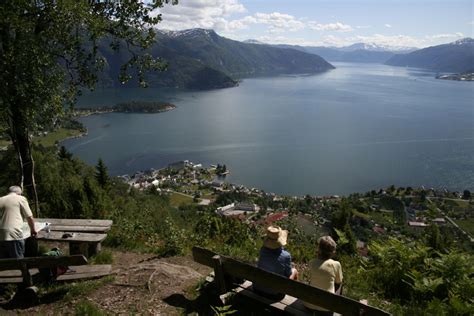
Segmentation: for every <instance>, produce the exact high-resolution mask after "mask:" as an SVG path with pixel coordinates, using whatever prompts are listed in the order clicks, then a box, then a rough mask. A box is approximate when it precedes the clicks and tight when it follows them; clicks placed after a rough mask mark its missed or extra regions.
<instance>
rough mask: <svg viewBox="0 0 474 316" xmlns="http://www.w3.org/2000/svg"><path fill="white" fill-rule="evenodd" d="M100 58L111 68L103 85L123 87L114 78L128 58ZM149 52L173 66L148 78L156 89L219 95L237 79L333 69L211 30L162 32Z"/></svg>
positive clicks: (306, 55) (320, 60) (114, 55)
mask: <svg viewBox="0 0 474 316" xmlns="http://www.w3.org/2000/svg"><path fill="white" fill-rule="evenodd" d="M101 52H102V54H103V55H104V56H105V57H106V59H107V62H108V67H107V73H106V74H105V75H104V78H102V79H103V80H102V82H103V83H106V84H107V85H117V86H118V85H120V83H119V82H118V80H115V79H112V78H116V77H117V75H118V72H119V68H120V65H121V64H123V62H124V61H125V60H127V58H126V57H127V54H126V53H125V52H124V51H120V52H119V53H117V52H114V51H112V50H111V49H109V48H108V47H107V45H103V47H101ZM149 52H150V53H151V54H152V55H153V56H159V57H162V58H163V59H164V60H165V61H166V62H168V69H167V71H165V72H159V73H150V74H149V75H148V76H147V77H148V83H149V84H150V86H153V87H174V88H183V89H198V90H204V89H216V88H226V87H232V86H235V85H236V84H237V80H238V79H240V78H245V77H250V76H261V75H280V74H308V73H318V72H323V71H327V70H330V69H334V66H332V65H331V64H330V63H328V62H327V61H325V60H324V59H323V58H321V57H319V56H316V55H313V54H309V53H305V52H301V51H299V50H294V49H282V48H278V47H271V46H266V45H255V44H250V43H242V42H238V41H234V40H230V39H227V38H225V37H222V36H219V35H218V34H216V32H214V31H213V30H207V29H190V30H184V31H158V32H157V35H156V43H155V44H154V45H153V46H152V47H151V48H150V50H149ZM130 84H133V83H130Z"/></svg>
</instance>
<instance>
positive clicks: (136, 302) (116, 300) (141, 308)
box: [0, 251, 211, 315]
mask: <svg viewBox="0 0 474 316" xmlns="http://www.w3.org/2000/svg"><path fill="white" fill-rule="evenodd" d="M113 256H114V262H113V272H114V277H113V278H108V279H105V280H102V282H101V281H95V282H93V283H84V287H85V289H81V290H80V291H77V292H78V293H77V294H74V293H73V294H72V295H71V290H69V291H64V292H65V293H61V291H59V292H60V293H55V294H54V295H52V294H51V293H50V294H48V293H47V291H45V293H44V294H43V295H41V292H40V300H41V303H40V304H39V305H36V306H34V307H30V308H23V309H21V308H15V309H9V310H7V308H8V306H4V308H5V310H1V311H0V314H2V315H3V314H6V313H10V312H11V313H12V314H27V315H73V314H75V313H76V311H77V306H78V304H82V305H84V302H89V303H92V305H94V306H96V307H97V308H98V309H100V310H102V311H104V312H105V313H107V314H114V315H116V314H121V315H124V314H126V315H135V314H141V315H182V314H188V313H191V314H192V313H193V312H195V311H196V310H197V309H198V308H201V307H203V308H209V307H210V305H211V302H209V301H208V300H207V299H206V298H203V297H202V295H201V296H200V297H199V298H198V293H197V291H196V286H197V285H198V284H199V283H200V282H201V283H202V281H203V280H204V277H205V276H206V275H207V274H209V273H210V271H211V269H209V268H208V267H205V266H202V265H199V264H197V263H195V262H194V261H193V260H192V258H190V257H172V258H157V257H154V256H153V255H151V254H140V253H132V252H119V251H113ZM89 284H90V285H89ZM87 287H90V288H89V289H87ZM50 292H54V291H50ZM56 292H57V291H56ZM85 314H87V313H85ZM85 314H84V315H85Z"/></svg>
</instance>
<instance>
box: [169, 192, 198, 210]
mask: <svg viewBox="0 0 474 316" xmlns="http://www.w3.org/2000/svg"><path fill="white" fill-rule="evenodd" d="M192 202H193V198H192V197H190V196H188V195H185V194H182V193H178V192H173V193H171V194H170V204H171V206H173V207H178V206H180V205H183V204H191V203H192Z"/></svg>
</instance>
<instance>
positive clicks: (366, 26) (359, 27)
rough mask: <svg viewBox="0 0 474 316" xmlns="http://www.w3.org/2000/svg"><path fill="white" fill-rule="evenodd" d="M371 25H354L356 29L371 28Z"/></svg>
mask: <svg viewBox="0 0 474 316" xmlns="http://www.w3.org/2000/svg"><path fill="white" fill-rule="evenodd" d="M371 27H372V26H370V25H357V26H356V29H368V28H371Z"/></svg>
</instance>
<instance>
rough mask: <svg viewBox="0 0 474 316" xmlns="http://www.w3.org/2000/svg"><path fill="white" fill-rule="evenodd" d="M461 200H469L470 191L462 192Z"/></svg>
mask: <svg viewBox="0 0 474 316" xmlns="http://www.w3.org/2000/svg"><path fill="white" fill-rule="evenodd" d="M462 198H463V199H464V200H469V199H470V198H471V191H469V190H464V192H463V193H462Z"/></svg>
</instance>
